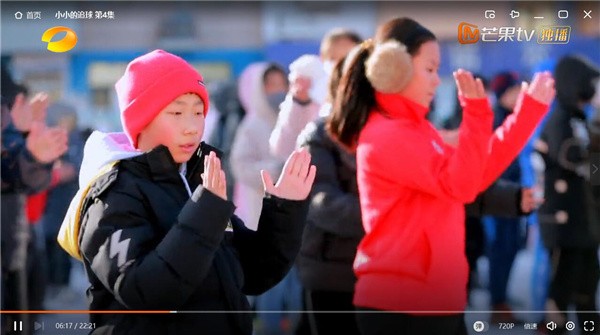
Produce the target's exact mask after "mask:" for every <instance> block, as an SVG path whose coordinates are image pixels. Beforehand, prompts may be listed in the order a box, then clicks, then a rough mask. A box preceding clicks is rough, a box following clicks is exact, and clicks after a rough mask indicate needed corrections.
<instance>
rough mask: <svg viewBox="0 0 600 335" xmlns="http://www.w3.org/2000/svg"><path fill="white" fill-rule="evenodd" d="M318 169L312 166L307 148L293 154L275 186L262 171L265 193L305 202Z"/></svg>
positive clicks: (267, 174)
mask: <svg viewBox="0 0 600 335" xmlns="http://www.w3.org/2000/svg"><path fill="white" fill-rule="evenodd" d="M316 172H317V168H316V167H315V166H314V165H310V154H309V153H308V151H307V150H306V148H302V149H299V150H296V151H294V152H292V154H291V155H290V157H288V159H287V161H286V162H285V166H284V167H283V171H282V172H281V176H280V177H279V180H278V181H277V184H275V185H274V184H273V179H272V178H271V175H270V174H269V173H268V172H267V171H265V170H261V171H260V173H261V176H262V180H263V185H264V187H265V192H267V193H270V194H272V195H274V196H276V197H279V198H282V199H288V200H304V199H306V198H307V197H308V194H309V193H310V189H311V188H312V184H313V182H314V181H315V174H316Z"/></svg>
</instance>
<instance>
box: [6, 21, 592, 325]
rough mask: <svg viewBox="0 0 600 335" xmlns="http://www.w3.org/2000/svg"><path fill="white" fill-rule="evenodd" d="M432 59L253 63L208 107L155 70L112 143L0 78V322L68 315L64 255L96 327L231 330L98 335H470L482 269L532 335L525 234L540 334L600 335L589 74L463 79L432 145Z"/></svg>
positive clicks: (369, 43) (436, 50) (394, 47)
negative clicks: (542, 266) (523, 291)
mask: <svg viewBox="0 0 600 335" xmlns="http://www.w3.org/2000/svg"><path fill="white" fill-rule="evenodd" d="M441 59H442V57H441V54H440V47H439V43H438V40H437V38H436V36H435V35H434V34H433V33H432V32H431V31H430V30H429V29H427V28H426V27H424V26H422V25H421V24H419V23H418V22H416V21H414V20H412V19H410V18H396V19H392V20H390V21H388V22H385V23H384V24H382V25H380V26H379V27H378V29H377V31H376V34H375V36H373V38H368V39H363V38H362V37H360V36H359V35H358V34H356V33H354V32H352V31H350V30H346V29H334V30H332V31H330V32H329V33H328V34H326V35H325V36H324V38H323V40H322V43H321V49H320V54H319V55H304V56H302V57H300V58H299V59H298V60H297V61H296V62H294V63H293V64H292V65H290V71H289V73H288V71H287V70H286V69H285V68H283V67H282V66H281V65H279V64H276V63H269V62H260V63H254V64H250V65H249V66H248V67H247V68H246V69H245V70H244V71H243V72H242V74H241V75H240V76H239V78H238V80H237V82H226V83H221V84H220V85H217V86H216V88H215V90H214V91H213V92H211V94H210V98H209V92H208V89H207V86H206V84H205V83H204V80H203V78H202V75H201V74H200V73H198V72H197V71H196V70H195V69H194V68H193V67H191V66H190V65H189V64H188V63H187V62H185V61H184V60H183V59H182V58H180V57H178V56H176V55H174V54H171V53H168V52H166V51H162V50H155V51H152V52H149V53H147V54H144V55H142V56H140V57H138V58H136V59H134V60H132V61H131V62H130V63H129V65H128V66H127V69H126V70H125V73H124V74H123V76H122V77H121V79H119V81H118V82H117V83H116V85H115V88H116V93H117V97H118V101H119V109H120V115H121V122H122V127H123V130H122V132H120V133H103V132H100V131H94V132H90V131H82V130H80V129H79V128H78V126H77V111H76V110H75V109H74V108H73V107H72V106H70V105H68V104H65V103H63V102H52V103H50V101H49V98H48V96H47V95H45V94H36V95H34V96H33V97H28V96H27V95H28V92H27V89H26V88H25V87H23V86H22V85H19V84H17V83H15V82H13V81H12V80H11V79H10V78H11V76H10V73H8V71H7V70H6V68H5V67H3V73H2V80H3V82H2V234H1V236H2V310H42V309H44V308H46V306H44V300H45V297H48V296H56V295H65V294H69V288H68V287H69V271H70V268H71V264H72V263H71V262H72V258H75V259H77V260H78V261H80V262H81V263H82V264H83V267H84V268H85V273H86V276H87V280H88V281H89V289H88V291H87V297H88V302H89V308H90V309H91V310H139V311H143V310H179V311H185V310H188V311H220V312H223V313H189V314H184V313H182V314H175V315H166V316H160V315H149V314H143V313H139V314H118V313H115V314H92V315H91V316H90V318H91V321H92V322H94V324H95V326H96V328H95V329H94V330H93V331H92V333H94V334H188V333H190V334H191V333H196V332H197V331H198V329H205V330H206V331H213V332H214V333H218V334H252V333H255V334H298V335H301V334H312V335H315V334H333V333H344V334H398V333H404V334H466V333H467V329H466V324H465V321H464V314H465V311H466V310H467V309H469V308H470V307H469V306H470V299H469V297H470V293H471V291H472V289H473V288H474V287H476V286H477V285H480V284H479V283H478V279H477V273H478V272H480V271H481V270H478V268H477V263H478V262H477V260H478V259H479V258H480V257H481V256H484V255H485V256H487V259H489V284H488V287H487V289H488V290H489V292H490V296H491V301H490V310H491V311H492V313H491V320H490V322H493V323H496V322H519V320H518V318H517V316H516V315H514V314H513V313H512V310H511V309H512V308H511V303H510V299H509V298H508V296H507V290H508V289H507V286H508V281H509V277H510V273H511V269H512V267H513V264H514V262H515V257H516V255H517V253H518V251H519V250H520V249H522V248H523V247H524V244H525V240H526V238H525V236H526V234H527V232H528V231H529V228H530V226H536V227H539V229H540V231H541V241H542V242H543V245H544V247H545V250H546V251H547V252H548V253H549V255H550V259H551V262H550V264H549V265H550V266H551V268H552V272H551V276H550V282H549V283H545V282H540V283H539V285H544V286H546V287H548V294H547V299H546V311H547V313H546V314H545V315H544V316H543V318H544V319H543V320H540V321H544V322H549V321H554V322H556V324H557V325H558V331H565V324H566V321H567V317H566V316H567V314H566V313H567V311H568V310H570V309H574V310H575V311H579V312H581V313H580V314H578V317H579V318H578V322H579V326H580V327H583V322H584V321H590V320H592V321H595V323H596V324H597V325H600V318H599V314H598V312H597V310H598V308H597V306H596V295H597V286H598V281H599V280H600V267H599V262H598V247H599V243H600V190H599V189H598V187H597V186H593V185H592V183H591V178H592V176H591V172H590V160H591V159H592V155H591V153H594V152H596V153H597V152H600V89H599V85H600V84H599V83H600V70H599V68H598V66H597V65H596V64H593V63H591V62H590V61H589V60H587V59H585V58H582V57H580V56H576V55H568V56H565V57H563V58H561V59H560V60H558V62H557V64H556V66H555V68H554V69H553V70H552V71H543V72H537V73H535V74H534V75H533V76H532V77H531V80H530V81H529V83H528V82H527V81H525V80H524V79H523V78H524V75H523V74H519V73H516V72H514V70H513V69H506V71H505V72H501V73H498V74H496V75H495V76H493V78H490V80H486V79H485V78H482V77H481V76H478V75H474V74H472V73H471V72H469V71H466V70H464V69H456V71H455V72H454V73H453V77H454V81H455V83H456V101H447V102H445V101H436V104H443V103H448V104H455V106H456V108H455V109H456V112H455V114H454V115H452V116H451V118H450V119H448V120H447V121H446V122H445V123H444V125H443V126H444V127H443V129H442V128H440V129H438V128H436V126H434V125H433V124H432V123H431V122H430V121H429V114H430V110H431V106H432V103H433V101H434V98H435V96H436V89H437V88H438V86H439V85H440V83H441V80H440V77H439V74H438V69H439V67H440V61H441ZM210 104H213V106H212V107H211V108H209V105H210ZM209 110H210V111H211V112H214V113H218V115H217V116H216V120H217V121H216V122H215V123H214V124H213V127H214V128H213V129H210V136H208V137H206V136H203V135H204V133H205V132H206V131H207V129H206V127H207V123H205V120H206V117H207V115H208V112H209ZM203 138H205V141H202V139H203ZM84 144H85V145H84ZM528 146H531V147H533V148H534V149H535V155H538V156H539V157H541V158H542V160H543V163H544V164H543V165H544V166H545V169H544V170H542V172H541V173H540V174H539V175H538V176H537V178H538V181H539V182H538V183H537V186H536V185H530V184H528V183H526V182H524V181H523V180H524V177H523V176H524V175H525V174H526V173H527V169H528V168H531V164H532V163H531V161H532V151H530V150H524V148H526V147H528ZM531 218H536V219H537V220H533V219H531ZM57 239H58V240H57ZM252 311H253V312H254V313H250V312H252ZM286 311H288V312H286ZM301 311H303V312H302V313H299V312H301ZM386 312H393V313H386ZM2 318H3V320H2V321H3V322H2V324H3V327H6V325H7V324H10V323H11V320H13V319H15V320H16V319H17V318H18V319H19V320H21V321H22V320H26V319H24V318H26V316H24V315H18V314H3V315H2ZM580 329H582V328H580ZM6 331H7V329H4V328H3V329H2V334H4V333H6ZM26 331H28V332H30V333H31V331H32V330H31V329H26Z"/></svg>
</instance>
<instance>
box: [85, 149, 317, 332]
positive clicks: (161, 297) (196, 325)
mask: <svg viewBox="0 0 600 335" xmlns="http://www.w3.org/2000/svg"><path fill="white" fill-rule="evenodd" d="M201 148H202V150H199V151H198V154H197V155H194V157H192V159H191V160H190V161H189V162H188V168H189V169H188V173H187V174H186V177H187V178H186V179H187V181H188V183H189V185H190V189H191V190H194V189H196V187H197V186H198V185H199V184H200V183H201V177H200V175H201V173H202V169H203V164H202V162H203V160H204V155H205V154H208V152H209V151H210V150H214V149H211V148H210V147H208V146H207V145H202V146H201ZM83 208H84V211H83V215H82V216H81V220H82V223H81V232H80V234H79V243H80V250H81V252H82V254H83V257H84V265H85V269H86V273H87V276H88V278H89V280H90V282H91V286H90V288H89V289H88V292H87V294H88V298H89V300H90V309H92V310H128V309H130V310H168V311H198V312H197V313H181V314H179V313H178V314H169V315H159V314H92V315H91V322H94V323H95V326H96V329H95V331H93V332H92V333H93V334H128V335H129V334H140V335H148V334H178V335H179V334H251V332H252V316H251V314H250V313H248V311H249V310H250V308H249V306H248V302H247V300H246V297H245V294H249V295H256V294H260V293H262V292H264V291H266V290H267V289H269V288H271V287H272V286H274V285H275V284H276V283H277V282H279V281H280V280H281V279H282V278H283V277H284V276H285V274H286V273H287V272H288V270H289V269H290V267H291V265H292V263H293V261H294V259H295V257H296V254H297V252H298V249H299V247H300V240H301V232H302V229H303V226H304V221H305V219H306V210H307V202H306V201H289V200H283V199H279V198H275V197H266V198H265V199H264V201H263V210H262V216H261V219H260V223H259V229H258V231H256V232H255V231H251V230H248V229H246V228H245V226H244V224H243V223H242V222H241V220H239V219H238V218H237V217H235V216H232V213H233V211H234V205H233V203H231V202H229V201H225V200H223V199H221V198H219V197H218V196H216V195H214V194H212V193H211V192H209V191H206V190H204V189H202V188H201V187H199V188H198V189H196V191H195V192H194V194H193V196H192V198H191V199H190V196H189V195H188V193H187V191H186V188H185V185H184V183H183V180H182V178H181V176H180V175H179V172H178V169H177V166H176V164H175V162H174V161H173V159H172V157H171V155H170V153H169V151H168V149H167V148H166V147H164V146H160V147H158V148H156V149H154V150H152V151H150V152H148V153H145V154H143V155H141V156H137V157H133V158H129V159H125V160H122V161H120V162H119V163H118V164H117V165H116V166H115V167H113V168H112V169H111V170H110V171H109V172H108V173H106V174H104V175H102V176H101V177H99V178H98V179H96V181H95V182H94V183H93V186H92V188H91V190H90V191H89V193H88V195H87V196H86V198H85V200H84V202H83ZM229 222H230V223H231V225H232V226H233V227H232V228H233V231H232V232H230V231H226V227H228V223H229ZM227 230H231V229H227ZM211 311H212V312H213V313H210V312H211ZM214 311H225V312H223V313H214ZM227 311H229V312H231V311H240V313H226V312H227Z"/></svg>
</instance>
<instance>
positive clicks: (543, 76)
mask: <svg viewBox="0 0 600 335" xmlns="http://www.w3.org/2000/svg"><path fill="white" fill-rule="evenodd" d="M521 93H527V94H529V96H531V97H532V98H533V99H535V100H537V101H538V102H541V103H543V104H545V105H549V104H550V103H551V102H552V100H553V99H554V96H555V95H556V90H555V89H554V78H552V74H551V73H550V72H549V71H545V72H536V74H535V75H534V76H533V80H532V81H531V84H529V85H527V83H525V82H523V84H521Z"/></svg>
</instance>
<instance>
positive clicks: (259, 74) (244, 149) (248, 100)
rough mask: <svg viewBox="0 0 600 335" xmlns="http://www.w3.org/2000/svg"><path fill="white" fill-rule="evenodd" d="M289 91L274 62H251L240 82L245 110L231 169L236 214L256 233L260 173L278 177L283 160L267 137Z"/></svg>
mask: <svg viewBox="0 0 600 335" xmlns="http://www.w3.org/2000/svg"><path fill="white" fill-rule="evenodd" d="M287 90H288V81H287V77H286V75H285V72H284V70H283V69H282V68H281V67H280V66H278V65H277V64H274V63H254V64H251V65H250V66H248V67H247V68H246V70H244V72H243V73H242V75H241V76H240V80H239V96H240V102H241V103H242V105H243V106H244V109H245V110H246V117H245V118H244V120H242V122H241V124H240V126H239V128H238V130H237V133H236V135H235V139H234V141H233V145H232V148H231V157H230V160H231V169H232V171H233V175H234V176H235V180H236V183H237V184H236V186H235V191H234V199H235V203H236V204H237V206H238V207H237V209H236V214H237V215H238V216H239V217H240V218H242V219H243V220H244V222H245V224H246V226H247V227H248V228H250V229H252V230H256V227H257V225H258V219H259V216H260V211H261V208H262V198H263V196H264V189H263V186H262V181H261V177H260V170H261V169H264V170H266V171H268V172H269V173H270V174H271V175H272V176H278V175H279V172H280V171H281V168H282V167H283V162H284V161H283V160H282V159H279V158H276V157H274V156H273V155H271V153H270V152H269V136H270V134H271V131H272V130H273V127H274V126H275V122H276V121H277V111H278V109H279V105H280V104H281V102H283V99H284V97H285V94H286V92H287Z"/></svg>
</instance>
